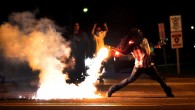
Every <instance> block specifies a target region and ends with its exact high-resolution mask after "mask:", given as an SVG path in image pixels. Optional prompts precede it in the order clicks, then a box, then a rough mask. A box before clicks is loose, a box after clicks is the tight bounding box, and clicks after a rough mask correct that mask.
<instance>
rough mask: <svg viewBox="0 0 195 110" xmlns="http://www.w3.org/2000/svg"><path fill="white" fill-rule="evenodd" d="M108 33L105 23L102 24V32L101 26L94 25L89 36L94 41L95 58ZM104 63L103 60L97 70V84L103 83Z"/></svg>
mask: <svg viewBox="0 0 195 110" xmlns="http://www.w3.org/2000/svg"><path fill="white" fill-rule="evenodd" d="M107 32H108V26H107V24H106V23H104V30H102V28H101V26H97V23H95V24H94V26H93V28H92V31H91V34H92V36H93V38H94V40H95V43H96V48H95V56H97V53H98V51H99V50H100V49H101V48H103V47H104V38H105V37H106V34H107ZM105 63H106V61H105V60H104V61H103V62H102V64H101V67H100V70H99V74H100V75H99V78H98V80H99V82H100V83H103V82H104V80H103V73H102V72H103V69H104V67H105Z"/></svg>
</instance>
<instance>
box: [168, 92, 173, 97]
mask: <svg viewBox="0 0 195 110" xmlns="http://www.w3.org/2000/svg"><path fill="white" fill-rule="evenodd" d="M167 97H175V96H174V94H173V93H169V94H167Z"/></svg>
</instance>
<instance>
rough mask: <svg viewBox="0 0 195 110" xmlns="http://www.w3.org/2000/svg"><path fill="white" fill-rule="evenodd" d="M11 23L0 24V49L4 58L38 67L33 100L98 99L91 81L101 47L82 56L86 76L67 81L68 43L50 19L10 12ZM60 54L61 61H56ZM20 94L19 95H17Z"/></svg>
mask: <svg viewBox="0 0 195 110" xmlns="http://www.w3.org/2000/svg"><path fill="white" fill-rule="evenodd" d="M10 21H11V22H5V23H3V24H2V25H0V49H1V50H2V54H3V55H4V56H5V58H9V59H10V60H12V59H17V61H21V62H23V61H25V62H28V64H29V66H30V67H31V68H32V70H39V71H40V73H39V85H38V87H39V88H38V90H37V91H36V93H35V94H34V95H33V96H32V98H33V99H46V100H49V99H70V98H71V99H73V98H77V99H78V98H100V97H101V94H100V93H98V92H97V90H96V87H95V82H96V81H97V76H98V71H99V68H100V66H101V62H102V61H103V60H104V58H106V57H107V55H108V50H107V49H106V48H102V49H101V50H100V51H99V52H98V55H97V56H96V57H94V58H92V59H89V58H88V59H86V65H88V67H89V69H88V70H87V73H88V74H89V76H88V77H86V78H85V81H83V82H81V83H80V84H78V85H75V84H67V83H66V81H65V79H66V77H67V76H66V74H64V73H63V69H64V67H67V68H68V67H72V65H73V64H74V61H73V60H74V59H73V60H72V58H69V57H70V52H71V48H70V46H69V44H70V42H68V41H66V39H64V37H63V36H62V34H61V33H60V32H59V31H58V30H56V27H57V26H56V25H55V23H54V22H53V21H51V20H49V19H47V18H42V19H38V20H37V19H36V17H34V15H33V14H32V13H30V12H22V13H17V12H16V13H12V14H11V16H10ZM61 56H64V58H63V59H65V61H64V62H67V61H68V63H66V64H65V63H64V62H62V61H61V60H60V58H61ZM19 97H22V96H19Z"/></svg>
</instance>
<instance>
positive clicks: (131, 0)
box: [0, 0, 195, 63]
mask: <svg viewBox="0 0 195 110" xmlns="http://www.w3.org/2000/svg"><path fill="white" fill-rule="evenodd" d="M84 7H87V8H88V12H87V13H84V12H83V11H82V9H83V8H84ZM194 8H195V6H194V3H193V1H192V0H120V1H117V0H113V1H110V0H108V1H106V0H69V1H68V0H66V1H63V0H1V1H0V14H1V16H0V23H3V22H5V21H7V20H8V16H9V15H10V14H11V13H12V12H23V11H31V12H35V13H36V17H37V18H42V17H47V18H49V19H51V20H53V21H55V23H56V24H57V25H59V26H62V27H68V28H70V27H71V26H72V24H73V23H74V22H76V21H78V22H80V25H81V28H82V29H83V30H85V31H86V32H87V33H88V34H89V36H90V31H91V29H92V27H93V24H94V23H95V22H96V23H98V24H99V25H103V23H104V22H106V23H107V25H108V27H109V32H108V34H107V37H106V38H105V43H106V44H107V45H111V46H116V45H117V44H118V42H119V40H120V38H122V37H123V36H124V35H125V34H126V33H127V32H128V31H129V30H130V29H131V28H132V27H138V28H140V29H142V30H143V32H144V33H145V35H146V36H147V37H148V39H149V41H150V42H152V43H153V44H156V43H157V42H158V41H159V34H158V23H161V22H163V23H165V34H166V38H167V41H166V43H167V44H166V45H165V48H166V56H167V59H168V63H169V61H170V63H172V62H173V63H174V62H175V60H176V55H175V54H176V52H175V49H172V48H171V43H170V42H171V41H170V23H169V16H171V15H181V17H182V31H183V32H182V33H183V48H181V49H180V54H181V55H180V58H181V61H183V62H188V61H189V62H191V61H193V60H192V59H193V56H194V50H195V49H194V44H195V35H194V30H192V29H191V28H190V26H191V25H194ZM64 37H65V38H66V36H64ZM155 51H156V52H157V53H158V55H159V56H160V58H161V59H163V58H162V56H163V53H162V49H158V50H155Z"/></svg>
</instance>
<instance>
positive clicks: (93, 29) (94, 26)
mask: <svg viewBox="0 0 195 110" xmlns="http://www.w3.org/2000/svg"><path fill="white" fill-rule="evenodd" d="M96 26H97V23H95V24H94V25H93V28H92V30H91V34H92V35H93V36H94V35H95V28H96Z"/></svg>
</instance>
